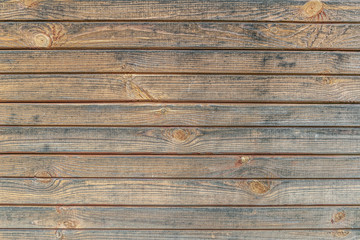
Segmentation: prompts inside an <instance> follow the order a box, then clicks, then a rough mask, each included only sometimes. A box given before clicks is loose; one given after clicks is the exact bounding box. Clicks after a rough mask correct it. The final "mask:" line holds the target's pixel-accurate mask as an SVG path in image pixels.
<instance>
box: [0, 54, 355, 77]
mask: <svg viewBox="0 0 360 240" xmlns="http://www.w3.org/2000/svg"><path fill="white" fill-rule="evenodd" d="M0 59H1V61H0V73H19V72H25V73H48V72H52V73H64V72H66V73H76V72H78V73H84V72H89V73H232V74H241V73H246V74H253V73H272V74H277V73H281V74H298V73H301V74H360V68H359V64H358V63H359V61H360V52H324V51H313V52H310V51H304V52H301V51H294V52H291V51H282V52H276V51H259V52H253V51H235V50H232V51H229V50H228V51H225V50H223V51H220V50H217V51H216V50H196V51H194V50H167V51H160V50H151V51H150V50H148V51H146V50H83V51H75V50H63V51H56V50H47V51H40V50H33V51H29V50H16V51H5V50H3V51H0Z"/></svg>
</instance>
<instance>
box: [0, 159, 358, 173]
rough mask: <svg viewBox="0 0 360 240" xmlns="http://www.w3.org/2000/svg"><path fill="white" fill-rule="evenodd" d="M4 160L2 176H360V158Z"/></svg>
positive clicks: (0, 169)
mask: <svg viewBox="0 0 360 240" xmlns="http://www.w3.org/2000/svg"><path fill="white" fill-rule="evenodd" d="M0 162H1V168H0V177H29V178H31V177H39V178H41V177H44V178H46V177H60V178H63V177H65V178H68V177H81V178H92V177H94V178H100V177H107V178H359V176H360V164H359V163H360V156H259V155H236V156H221V155H219V156H211V155H207V156H196V155H195V156H171V155H168V156H162V155H159V156H126V155H125V156H121V155H120V156H119V155H114V156H106V155H105V156H104V155H93V156H87V155H0ZM154 166H156V167H154Z"/></svg>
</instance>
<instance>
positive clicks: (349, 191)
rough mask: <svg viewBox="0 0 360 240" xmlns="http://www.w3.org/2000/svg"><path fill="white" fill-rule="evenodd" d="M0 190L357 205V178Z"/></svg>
mask: <svg viewBox="0 0 360 240" xmlns="http://www.w3.org/2000/svg"><path fill="white" fill-rule="evenodd" d="M0 194H1V199H0V204H10V203H11V204H54V205H58V204H76V205H84V204H101V205H181V206H182V205H221V206H223V205H236V206H238V205H254V206H255V205H258V206H264V205H266V206H267V205H324V204H331V205H341V204H342V205H344V204H353V205H355V204H357V205H358V204H360V199H359V198H358V197H357V196H359V194H360V180H358V179H357V180H324V179H323V180H271V179H268V180H253V179H249V180H234V179H226V180H224V179H221V180H220V179H218V180H215V179H196V180H192V179H148V180H141V179H54V178H27V179H26V178H25V179H24V178H22V179H17V178H2V179H0ZM180 215H181V214H180ZM272 217H274V215H272ZM169 219H172V220H173V218H169ZM148 220H149V221H151V219H148ZM138 227H139V226H138Z"/></svg>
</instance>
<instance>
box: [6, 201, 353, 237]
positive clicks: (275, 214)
mask: <svg viewBox="0 0 360 240" xmlns="http://www.w3.org/2000/svg"><path fill="white" fill-rule="evenodd" d="M359 214H360V209H359V207H268V208H264V207H246V208H243V207H136V208H134V207H64V206H56V207H52V206H51V207H50V206H48V207H44V206H32V207H31V206H27V207H25V206H20V207H19V206H16V207H14V206H2V207H0V216H1V218H0V227H1V228H8V229H11V228H19V227H24V228H29V229H39V228H56V229H89V228H96V229H98V228H101V229H136V228H140V229H208V230H209V229H211V230H217V229H224V230H226V229H233V230H235V229H279V228H283V229H306V228H310V229H321V228H327V229H329V228H330V229H333V230H335V229H342V228H359V221H358V219H359V217H360V216H359ZM170 219H171V220H170ZM328 231H329V230H328ZM330 232H331V231H330Z"/></svg>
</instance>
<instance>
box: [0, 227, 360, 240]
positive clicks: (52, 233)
mask: <svg viewBox="0 0 360 240" xmlns="http://www.w3.org/2000/svg"><path fill="white" fill-rule="evenodd" d="M0 237H1V238H3V239H12V240H24V239H27V240H58V239H59V238H60V239H62V240H70V239H71V240H73V239H79V240H98V239H139V240H149V239H153V240H155V239H159V240H165V239H199V240H208V239H222V240H238V239H245V240H274V239H278V240H335V239H342V240H355V239H357V238H359V237H360V231H358V230H348V229H347V230H341V229H339V230H281V231H276V230H263V231H261V230H257V231H254V230H241V231H236V230H231V231H227V230H223V231H216V230H213V231H211V230H201V231H199V230H162V231H160V230H35V229H34V230H0Z"/></svg>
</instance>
